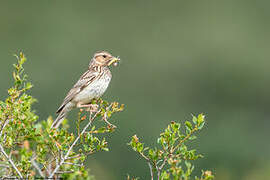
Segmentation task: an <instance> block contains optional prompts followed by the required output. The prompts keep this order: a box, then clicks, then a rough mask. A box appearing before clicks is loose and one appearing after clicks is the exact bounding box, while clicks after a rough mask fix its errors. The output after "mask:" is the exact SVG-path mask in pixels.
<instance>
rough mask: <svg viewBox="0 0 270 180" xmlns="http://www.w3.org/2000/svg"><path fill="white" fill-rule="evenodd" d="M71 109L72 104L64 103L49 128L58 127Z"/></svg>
mask: <svg viewBox="0 0 270 180" xmlns="http://www.w3.org/2000/svg"><path fill="white" fill-rule="evenodd" d="M71 109H72V105H71V104H69V103H68V104H66V105H64V106H63V107H62V108H61V109H60V111H58V112H57V113H58V116H57V118H56V119H55V120H54V121H53V123H52V125H51V128H55V129H56V128H58V127H59V126H60V125H61V123H62V122H63V120H64V119H65V118H66V116H67V114H68V112H69V111H70V110H71Z"/></svg>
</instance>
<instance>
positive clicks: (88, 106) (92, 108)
mask: <svg viewBox="0 0 270 180" xmlns="http://www.w3.org/2000/svg"><path fill="white" fill-rule="evenodd" d="M77 107H78V108H86V111H89V112H91V113H93V112H97V111H98V108H99V105H97V104H80V103H78V104H77Z"/></svg>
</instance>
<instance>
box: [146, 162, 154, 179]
mask: <svg viewBox="0 0 270 180" xmlns="http://www.w3.org/2000/svg"><path fill="white" fill-rule="evenodd" d="M147 164H148V166H149V169H150V174H151V180H154V175H153V169H152V165H151V163H150V161H148V163H147Z"/></svg>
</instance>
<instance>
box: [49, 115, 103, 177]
mask: <svg viewBox="0 0 270 180" xmlns="http://www.w3.org/2000/svg"><path fill="white" fill-rule="evenodd" d="M100 111H101V110H99V111H98V112H96V114H95V116H94V117H93V118H91V113H90V118H89V122H88V124H87V125H86V126H85V127H84V128H83V130H82V132H81V133H80V135H79V136H78V137H77V138H76V139H75V141H74V142H73V143H72V145H71V146H70V148H69V149H68V152H67V153H66V155H65V156H64V158H61V161H60V163H59V164H57V166H56V167H55V169H54V171H53V172H52V174H51V175H50V176H49V178H52V177H53V176H54V175H55V174H56V173H57V172H58V170H59V168H60V167H61V165H62V164H63V163H64V162H65V161H66V160H67V158H68V156H69V154H70V152H71V150H72V148H73V147H74V146H75V144H76V143H77V142H78V141H79V139H80V137H81V136H82V135H83V134H84V132H85V131H86V129H87V128H88V127H89V126H91V124H92V122H93V120H94V119H95V118H96V117H97V115H98V114H99V113H100Z"/></svg>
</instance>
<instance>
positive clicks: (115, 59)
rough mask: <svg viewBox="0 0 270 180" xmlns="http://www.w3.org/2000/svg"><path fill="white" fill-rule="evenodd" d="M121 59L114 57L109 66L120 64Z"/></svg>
mask: <svg viewBox="0 0 270 180" xmlns="http://www.w3.org/2000/svg"><path fill="white" fill-rule="evenodd" d="M119 61H120V58H119V57H112V59H111V61H110V62H109V63H108V66H110V65H112V64H113V63H116V62H119Z"/></svg>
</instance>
